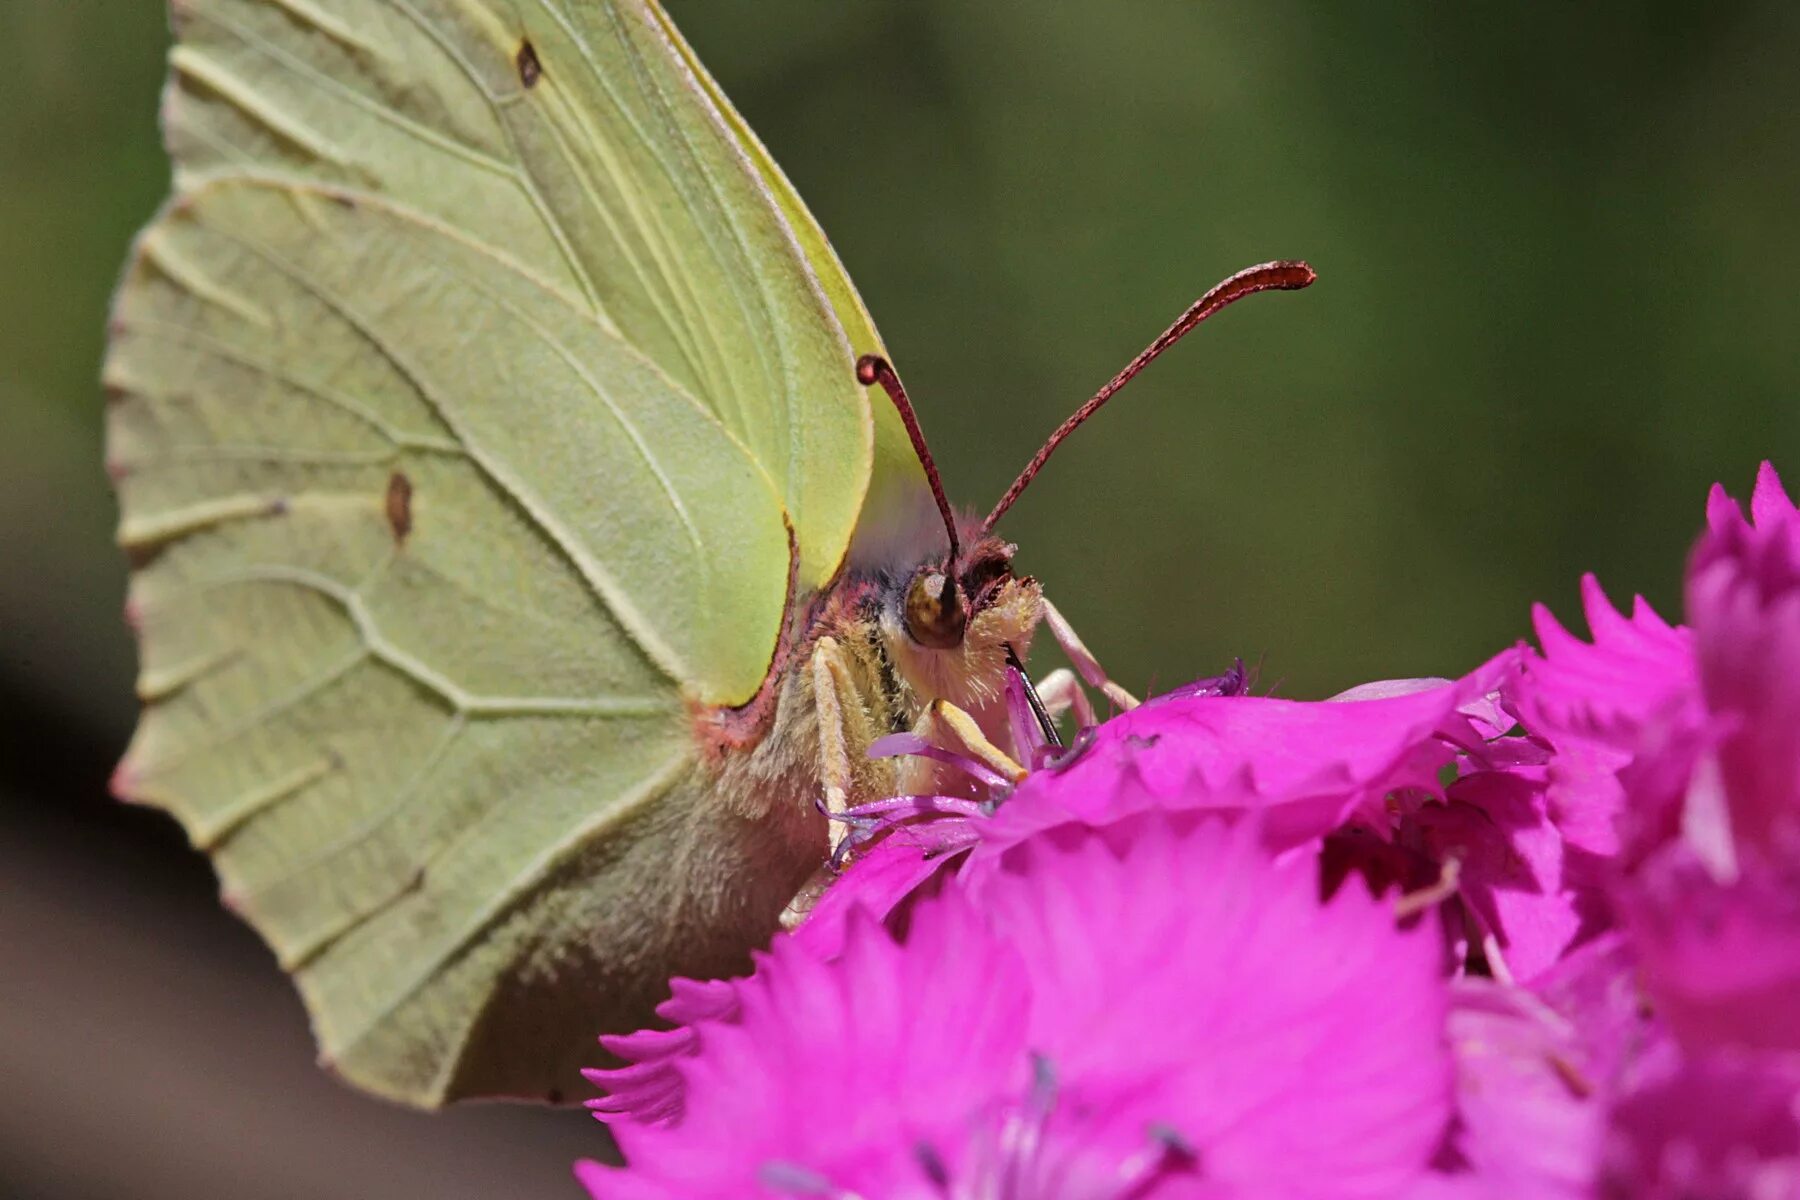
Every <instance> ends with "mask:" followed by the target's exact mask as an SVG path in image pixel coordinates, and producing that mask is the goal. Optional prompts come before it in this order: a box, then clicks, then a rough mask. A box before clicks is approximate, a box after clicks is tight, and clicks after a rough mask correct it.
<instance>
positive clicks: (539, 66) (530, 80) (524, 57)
mask: <svg viewBox="0 0 1800 1200" xmlns="http://www.w3.org/2000/svg"><path fill="white" fill-rule="evenodd" d="M513 61H515V62H516V63H518V65H519V82H520V83H522V84H524V85H525V86H526V87H528V88H531V87H536V86H537V81H538V80H540V79H542V78H543V77H544V64H543V63H541V62H539V61H538V56H537V48H536V47H534V46H533V45H532V44H531V39H530V38H526V39H525V40H524V41H522V42H520V43H519V53H518V55H517V56H516V57H515V58H514V60H513Z"/></svg>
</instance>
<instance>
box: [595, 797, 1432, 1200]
mask: <svg viewBox="0 0 1800 1200" xmlns="http://www.w3.org/2000/svg"><path fill="white" fill-rule="evenodd" d="M1260 840H1261V839H1260V836H1259V833H1258V831H1257V830H1255V829H1254V828H1253V827H1252V826H1250V825H1243V826H1240V827H1238V828H1235V829H1234V828H1231V827H1228V826H1226V825H1224V824H1222V823H1220V822H1219V821H1217V820H1208V819H1202V818H1198V817H1193V816H1189V817H1170V816H1165V815H1161V814H1146V815H1142V816H1139V817H1135V818H1132V819H1129V820H1126V821H1122V822H1118V823H1114V824H1112V825H1110V826H1109V827H1107V828H1106V829H1104V830H1091V829H1087V828H1082V827H1070V828H1067V829H1063V830H1059V831H1058V832H1056V833H1054V834H1050V835H1046V836H1044V837H1041V838H1036V839H1032V840H1031V841H1029V842H1025V843H1022V844H1019V845H1017V846H1015V847H1013V848H1011V849H1010V850H1008V851H1007V852H1006V853H1005V854H1004V855H1001V856H999V857H997V858H996V859H994V860H993V861H992V863H991V865H990V866H989V867H988V868H986V869H985V870H984V871H982V872H981V873H980V874H979V875H978V876H977V877H975V878H971V879H969V880H967V881H964V882H966V884H967V886H956V887H949V888H946V889H945V890H944V891H942V892H941V893H939V894H938V895H935V896H932V897H929V898H926V899H923V900H920V901H918V902H916V903H915V904H914V905H912V907H911V908H910V909H909V911H908V914H907V920H906V929H905V932H904V934H903V935H902V936H897V935H896V934H895V933H894V932H892V931H891V930H889V929H888V928H887V927H885V926H883V925H882V924H880V923H878V922H876V921H875V920H874V919H873V918H870V917H866V916H861V915H858V916H853V917H852V918H851V919H850V920H849V921H848V922H846V924H845V926H844V941H843V946H842V953H841V957H839V958H838V959H837V960H836V961H835V962H834V963H831V964H827V963H825V962H823V961H821V959H820V958H819V957H818V956H817V955H815V954H813V953H812V952H810V951H809V950H808V949H807V948H806V947H805V946H804V945H802V944H801V943H800V941H799V939H797V938H783V939H780V940H779V941H778V943H777V945H776V946H775V948H774V949H773V950H772V951H771V952H770V953H769V954H768V955H767V956H765V957H764V958H763V959H762V960H761V961H760V962H759V964H758V969H757V973H756V975H755V976H754V977H752V978H751V979H750V980H747V981H740V982H739V983H738V984H737V985H736V986H737V988H738V997H739V1000H738V1007H737V1011H736V1012H735V1013H734V1014H732V1015H729V1016H716V1017H708V1018H702V1019H701V1020H700V1021H698V1022H697V1026H696V1030H695V1032H696V1034H697V1050H696V1051H695V1052H694V1053H693V1054H692V1055H691V1056H689V1057H687V1058H684V1059H683V1060H681V1062H680V1064H679V1070H680V1073H681V1074H682V1076H683V1077H685V1080H686V1082H687V1085H688V1100H687V1105H686V1109H685V1111H684V1113H683V1114H682V1115H681V1117H680V1118H679V1120H678V1121H676V1122H674V1123H672V1124H664V1125H660V1126H658V1125H648V1124H640V1123H635V1122H621V1123H619V1124H616V1125H615V1132H616V1134H617V1136H618V1139H619V1143H620V1146H621V1148H622V1150H623V1151H624V1153H625V1155H626V1157H627V1159H628V1160H629V1162H630V1163H631V1164H632V1165H631V1167H630V1168H629V1169H627V1170H613V1169H608V1168H604V1167H600V1166H597V1165H595V1164H584V1165H583V1166H582V1168H581V1176H582V1179H583V1180H584V1182H586V1183H587V1184H588V1186H589V1188H590V1189H591V1190H592V1191H593V1193H594V1194H595V1195H596V1196H597V1197H618V1198H620V1200H638V1198H647V1197H664V1196H670V1197H673V1196H680V1197H694V1198H696V1200H705V1198H707V1197H715V1196H716V1197H726V1196H730V1197H734V1198H736V1197H744V1196H768V1197H780V1196H853V1195H854V1196H864V1197H875V1196H882V1197H910V1196H917V1197H921V1198H924V1197H930V1198H933V1200H941V1198H942V1197H946V1196H949V1197H977V1196H979V1197H1011V1198H1016V1200H1027V1198H1034V1197H1036V1198H1050V1197H1064V1196H1066V1197H1077V1196H1079V1197H1094V1198H1097V1200H1105V1198H1107V1197H1120V1198H1123V1197H1126V1196H1131V1197H1200V1196H1217V1197H1223V1196H1272V1197H1280V1196H1310V1195H1333V1196H1365V1195H1366V1196H1380V1195H1387V1194H1391V1192H1392V1191H1393V1190H1394V1189H1395V1188H1396V1187H1398V1186H1400V1185H1401V1184H1403V1183H1405V1182H1406V1181H1407V1180H1409V1179H1411V1178H1412V1177H1414V1176H1415V1175H1417V1174H1418V1172H1419V1171H1420V1170H1421V1169H1422V1167H1423V1166H1424V1164H1425V1162H1426V1160H1427V1159H1428V1157H1429V1155H1430V1154H1431V1151H1432V1148H1433V1147H1434V1146H1435V1145H1436V1143H1437V1141H1438V1138H1439V1136H1440V1134H1441V1131H1442V1128H1443V1124H1444V1120H1445V1116H1446V1113H1447V1109H1448V1099H1449V1083H1450V1078H1449V1059H1448V1055H1447V1051H1446V1049H1445V1047H1444V1045H1443V1040H1442V1033H1441V1025H1442V1020H1443V1015H1444V1010H1445V1003H1446V993H1445V989H1444V984H1443V982H1442V980H1441V979H1440V978H1439V975H1438V970H1437V957H1438V956H1437V948H1436V945H1435V942H1434V940H1433V939H1431V938H1429V937H1428V936H1425V935H1424V934H1422V933H1420V932H1413V933H1405V932H1402V931H1400V930H1399V929H1397V928H1396V926H1395V924H1394V920H1393V915H1392V910H1391V909H1390V908H1389V907H1388V906H1386V905H1383V904H1380V903H1378V902H1376V901H1375V900H1373V899H1372V898H1371V897H1370V896H1369V895H1368V893H1367V892H1366V891H1365V890H1364V889H1362V888H1361V887H1360V886H1355V885H1353V886H1351V887H1347V888H1345V889H1344V890H1343V891H1342V892H1340V894H1339V895H1338V896H1337V897H1336V898H1335V899H1334V900H1333V901H1332V902H1330V903H1329V904H1321V903H1320V901H1319V899H1318V892H1317V880H1316V872H1317V865H1316V861H1315V860H1314V859H1313V858H1312V856H1310V855H1302V856H1298V857H1291V861H1285V862H1281V863H1277V862H1276V861H1274V860H1272V859H1271V858H1270V857H1269V856H1268V854H1267V853H1266V852H1265V851H1264V850H1263V849H1262V848H1261V845H1260Z"/></svg>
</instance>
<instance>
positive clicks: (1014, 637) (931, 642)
mask: <svg viewBox="0 0 1800 1200" xmlns="http://www.w3.org/2000/svg"><path fill="white" fill-rule="evenodd" d="M1013 551H1014V547H1013V546H1012V545H1011V544H1010V543H1007V542H1004V541H1002V540H1000V539H999V538H997V537H991V536H989V537H981V538H979V539H977V540H975V541H974V542H973V544H972V545H971V546H970V547H969V549H968V550H967V551H966V552H964V553H963V554H961V555H960V556H959V557H958V558H957V559H956V561H955V564H954V566H950V567H949V572H948V573H947V572H946V567H947V566H949V564H947V563H946V560H945V559H944V558H942V557H937V556H934V557H932V558H931V559H928V560H926V561H925V562H922V563H920V564H919V565H918V566H916V567H915V568H914V569H913V570H912V571H911V572H910V573H908V574H905V575H901V576H898V577H896V578H894V579H893V581H892V582H891V583H890V584H889V586H888V587H887V589H886V591H887V594H886V596H885V597H884V603H883V606H882V609H883V611H882V619H881V631H882V637H883V640H884V642H885V643H886V649H887V652H888V658H889V661H891V662H893V663H894V665H895V666H896V667H897V668H898V669H899V672H900V674H901V675H902V676H904V677H905V679H906V680H907V682H908V683H909V684H910V685H911V686H912V687H913V688H914V689H915V690H916V691H918V692H920V693H921V694H923V695H925V696H928V697H933V698H942V699H945V700H948V701H950V702H951V703H953V704H959V705H963V706H965V707H969V706H972V705H977V704H980V703H982V702H985V701H986V700H989V699H991V698H992V697H993V696H994V695H995V694H997V692H998V689H999V688H1000V687H1002V686H1003V685H1004V682H1005V665H1006V652H1007V647H1008V646H1011V647H1012V648H1013V649H1014V650H1015V651H1016V652H1017V653H1018V654H1020V655H1024V654H1026V653H1027V651H1028V647H1029V646H1030V642H1031V634H1032V631H1033V630H1034V629H1035V628H1036V627H1037V623H1038V621H1039V620H1040V619H1041V617H1042V616H1043V593H1042V591H1041V590H1040V588H1039V587H1038V582H1037V580H1035V579H1032V578H1030V577H1021V576H1017V575H1014V574H1013V570H1012V556H1013Z"/></svg>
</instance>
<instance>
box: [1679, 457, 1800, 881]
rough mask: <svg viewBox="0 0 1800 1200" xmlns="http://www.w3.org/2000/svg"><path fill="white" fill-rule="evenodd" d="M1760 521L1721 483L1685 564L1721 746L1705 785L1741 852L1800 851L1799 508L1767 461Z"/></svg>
mask: <svg viewBox="0 0 1800 1200" xmlns="http://www.w3.org/2000/svg"><path fill="white" fill-rule="evenodd" d="M1750 510H1751V515H1752V520H1750V521H1746V520H1745V519H1744V514H1743V512H1742V510H1740V509H1739V508H1738V506H1737V503H1736V502H1735V501H1733V500H1732V499H1730V497H1728V496H1727V495H1726V494H1725V491H1724V489H1723V488H1720V487H1717V486H1715V487H1714V488H1713V492H1712V495H1711V496H1710V497H1709V498H1708V500H1707V505H1706V519H1707V524H1708V526H1709V527H1710V528H1709V531H1708V533H1707V535H1706V536H1705V537H1703V538H1702V539H1701V540H1700V545H1699V546H1698V547H1696V548H1695V550H1694V558H1693V563H1692V565H1691V566H1690V567H1689V570H1688V581H1687V607H1688V620H1689V621H1691V622H1692V623H1693V626H1694V643H1695V644H1694V650H1695V655H1696V657H1697V658H1698V660H1699V667H1700V689H1701V692H1702V693H1703V694H1704V696H1705V703H1706V708H1707V711H1708V712H1709V713H1710V714H1711V715H1712V718H1713V723H1714V738H1715V741H1714V744H1713V746H1712V753H1711V755H1710V757H1709V758H1708V759H1707V760H1706V761H1705V763H1704V764H1703V767H1702V769H1703V771H1704V772H1705V774H1704V775H1703V777H1702V780H1701V782H1700V785H1699V786H1702V787H1706V788H1716V789H1717V790H1718V792H1719V800H1720V802H1721V803H1722V806H1723V814H1722V816H1723V817H1724V818H1725V819H1726V820H1728V821H1729V826H1730V828H1729V837H1730V840H1731V842H1732V843H1733V844H1734V846H1735V847H1737V848H1739V849H1754V850H1755V851H1756V852H1757V853H1758V854H1760V855H1762V856H1764V857H1767V858H1771V859H1776V858H1782V859H1787V860H1790V861H1792V860H1795V859H1800V736H1796V730H1800V513H1796V512H1795V509H1794V503H1793V501H1791V500H1789V499H1788V496H1787V493H1786V492H1785V491H1783V490H1782V487H1781V480H1780V479H1779V478H1778V477H1777V476H1776V474H1775V469H1774V468H1773V467H1771V466H1770V465H1769V464H1767V463H1764V464H1763V467H1762V470H1761V471H1760V472H1759V473H1758V474H1757V479H1756V490H1755V492H1754V493H1753V494H1752V496H1751V500H1750Z"/></svg>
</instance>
